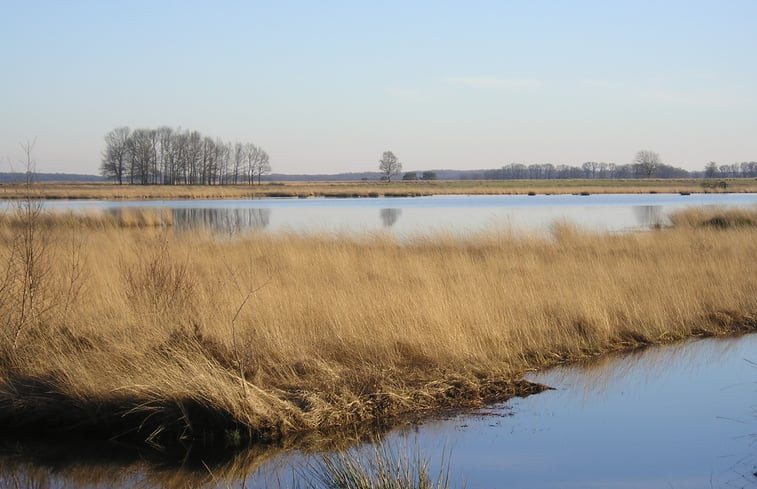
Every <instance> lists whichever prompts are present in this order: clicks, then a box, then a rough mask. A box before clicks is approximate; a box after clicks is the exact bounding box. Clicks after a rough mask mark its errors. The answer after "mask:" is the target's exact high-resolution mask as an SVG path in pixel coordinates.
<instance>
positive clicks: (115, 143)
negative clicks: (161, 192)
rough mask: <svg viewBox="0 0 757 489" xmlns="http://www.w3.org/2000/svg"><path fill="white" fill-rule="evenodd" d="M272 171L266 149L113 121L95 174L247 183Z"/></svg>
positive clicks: (138, 180)
mask: <svg viewBox="0 0 757 489" xmlns="http://www.w3.org/2000/svg"><path fill="white" fill-rule="evenodd" d="M270 173H271V164H270V158H269V156H268V153H266V152H265V151H264V150H263V149H262V148H261V147H259V146H256V145H254V144H252V143H239V142H236V143H225V142H223V141H222V140H220V139H218V138H216V139H213V138H211V137H208V136H203V135H202V134H200V133H199V132H198V131H189V130H183V131H182V130H180V129H173V128H170V127H161V128H159V129H134V130H131V129H129V128H128V127H118V128H116V129H113V130H112V131H110V132H109V133H108V134H106V135H105V149H104V150H103V153H102V164H101V166H100V174H101V175H102V176H103V177H105V178H108V179H112V180H114V181H115V182H117V183H119V184H122V183H130V184H142V185H148V184H160V185H195V184H196V185H220V184H235V183H247V184H253V183H254V182H255V180H257V182H258V184H260V181H261V178H262V176H263V175H268V174H270Z"/></svg>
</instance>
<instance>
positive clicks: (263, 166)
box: [254, 148, 271, 185]
mask: <svg viewBox="0 0 757 489" xmlns="http://www.w3.org/2000/svg"><path fill="white" fill-rule="evenodd" d="M254 170H255V175H257V177H258V185H260V179H261V177H262V176H263V175H268V174H269V173H271V162H270V158H269V156H268V153H266V152H265V150H263V149H261V148H258V154H257V159H256V161H255V168H254Z"/></svg>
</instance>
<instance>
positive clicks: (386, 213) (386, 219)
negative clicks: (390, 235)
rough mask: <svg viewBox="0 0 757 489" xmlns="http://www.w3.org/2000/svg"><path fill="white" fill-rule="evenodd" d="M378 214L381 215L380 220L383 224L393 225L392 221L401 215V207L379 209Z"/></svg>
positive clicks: (395, 220)
mask: <svg viewBox="0 0 757 489" xmlns="http://www.w3.org/2000/svg"><path fill="white" fill-rule="evenodd" d="M379 214H380V216H381V222H383V223H384V226H385V227H392V226H394V223H395V222H397V219H399V218H400V216H401V215H402V209H396V208H388V209H381V211H380V212H379Z"/></svg>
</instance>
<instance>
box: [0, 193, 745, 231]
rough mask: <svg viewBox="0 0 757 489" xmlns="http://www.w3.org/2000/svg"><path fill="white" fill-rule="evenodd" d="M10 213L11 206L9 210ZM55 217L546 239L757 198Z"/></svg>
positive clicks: (318, 203) (117, 204) (474, 199)
mask: <svg viewBox="0 0 757 489" xmlns="http://www.w3.org/2000/svg"><path fill="white" fill-rule="evenodd" d="M5 205H6V206H8V205H9V204H8V203H7V202H6V203H5ZM45 205H46V206H47V207H48V208H50V209H54V210H76V211H88V210H94V209H98V210H104V211H108V212H113V213H118V212H120V210H122V209H130V208H165V209H169V210H170V212H171V213H172V216H173V220H174V226H175V227H176V228H178V229H187V228H194V227H198V226H205V227H209V228H211V229H214V230H217V231H220V232H248V231H251V230H266V231H290V232H298V233H308V232H340V233H344V232H347V233H364V232H381V231H386V230H389V231H390V232H393V233H395V234H397V235H399V236H410V235H416V234H428V233H434V232H452V233H459V234H466V233H471V232H477V231H483V230H488V229H497V230H502V229H512V230H515V231H523V230H526V231H537V232H539V231H546V230H549V228H550V226H551V225H552V224H553V223H555V222H556V221H570V222H573V223H575V224H577V225H579V226H581V227H583V228H587V229H592V230H602V231H624V230H631V229H645V228H649V227H650V226H654V225H658V224H664V223H665V222H666V218H667V216H668V215H669V213H670V212H671V211H673V210H676V209H680V208H683V207H686V206H711V205H715V206H754V205H757V194H692V195H679V194H638V195H634V194H630V195H620V194H615V195H588V196H580V195H536V196H526V195H474V196H466V195H452V196H431V197H400V198H394V197H390V198H344V199H341V198H311V199H248V200H190V201H187V200H176V201H169V200H150V201H91V200H80V201H48V202H46V203H45Z"/></svg>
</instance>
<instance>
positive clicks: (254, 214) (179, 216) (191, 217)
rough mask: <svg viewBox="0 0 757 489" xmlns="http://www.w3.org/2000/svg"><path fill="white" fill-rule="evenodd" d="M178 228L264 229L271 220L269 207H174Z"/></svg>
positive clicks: (175, 221)
mask: <svg viewBox="0 0 757 489" xmlns="http://www.w3.org/2000/svg"><path fill="white" fill-rule="evenodd" d="M172 213H173V225H174V228H176V229H181V230H186V229H208V230H211V231H216V232H223V233H238V232H243V231H249V230H256V229H264V228H266V227H267V226H268V225H269V224H270V221H271V209H269V208H265V207H264V208H219V209H207V208H206V209H202V208H183V209H172Z"/></svg>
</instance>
